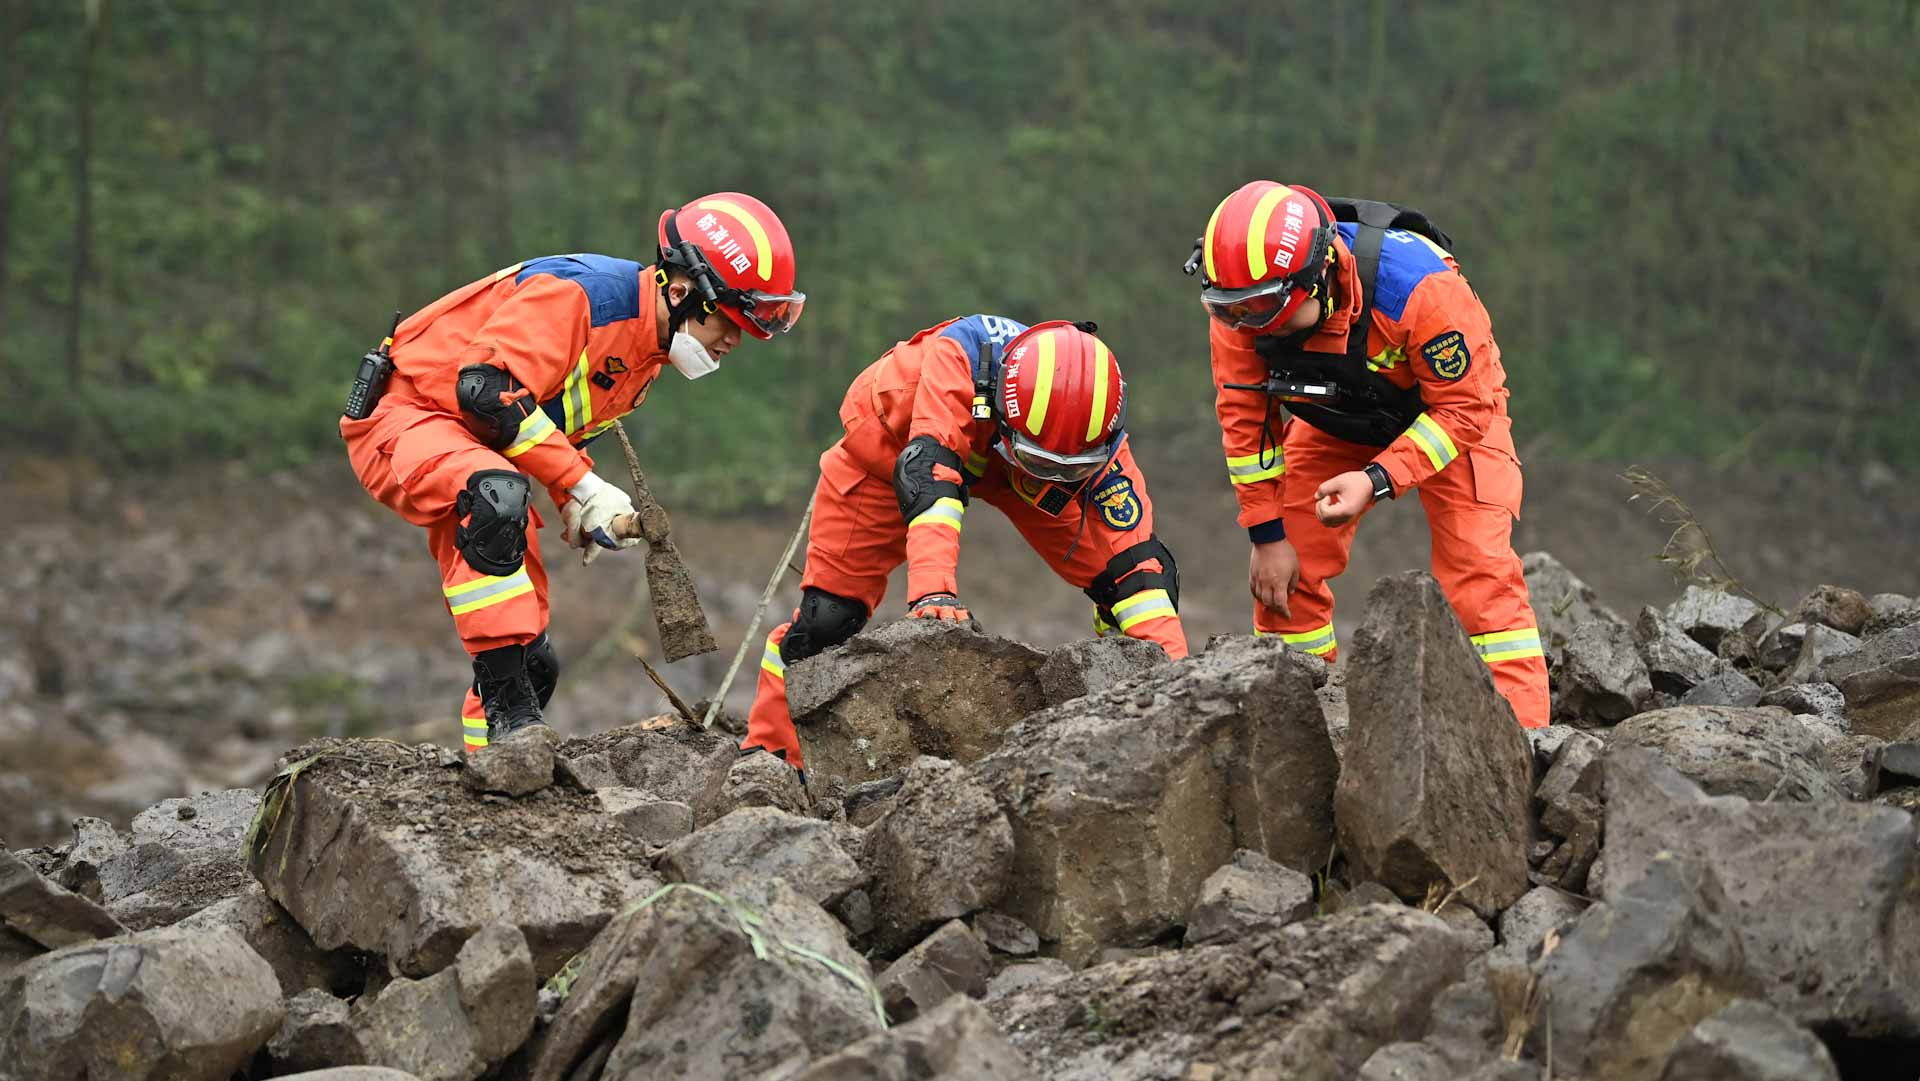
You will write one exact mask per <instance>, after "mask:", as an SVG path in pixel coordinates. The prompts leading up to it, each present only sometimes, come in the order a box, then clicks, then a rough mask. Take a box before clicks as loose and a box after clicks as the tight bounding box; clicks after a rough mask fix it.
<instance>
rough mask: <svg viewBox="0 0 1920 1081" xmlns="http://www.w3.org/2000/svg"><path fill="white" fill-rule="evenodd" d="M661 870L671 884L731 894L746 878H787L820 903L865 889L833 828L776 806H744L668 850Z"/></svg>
mask: <svg viewBox="0 0 1920 1081" xmlns="http://www.w3.org/2000/svg"><path fill="white" fill-rule="evenodd" d="M659 867H660V871H661V873H662V874H664V875H665V876H666V878H667V880H668V881H670V882H691V883H693V884H695V885H697V886H705V887H707V888H709V889H715V890H721V891H723V892H724V891H726V890H729V889H731V888H732V887H733V886H734V885H735V883H737V882H739V881H741V880H743V879H745V880H754V879H766V878H784V879H786V881H787V883H788V884H789V885H791V886H792V887H793V888H794V889H796V890H799V891H800V893H801V895H802V896H804V897H806V898H807V899H808V900H811V901H812V902H813V903H815V904H817V905H823V906H824V905H831V904H833V903H834V902H836V901H838V900H840V899H841V898H842V897H845V896H846V895H847V892H848V891H850V890H852V889H854V888H856V887H858V886H861V885H864V884H865V882H866V878H867V876H866V874H865V872H863V871H861V869H860V866H859V864H857V863H855V862H854V860H853V857H852V856H849V855H848V854H847V852H846V850H845V849H843V848H841V847H840V843H839V842H838V841H837V840H835V838H834V836H833V827H832V826H831V825H829V824H827V823H825V822H822V821H820V820H819V819H817V818H802V817H800V816H799V815H793V814H788V813H787V812H785V811H781V810H776V809H774V808H772V807H743V808H741V809H740V810H738V811H735V812H733V813H732V814H730V815H728V816H727V817H725V818H722V819H721V820H720V821H718V822H715V823H713V824H712V825H708V826H703V827H701V828H700V829H698V830H695V831H694V832H693V833H691V834H689V835H687V836H686V837H683V838H681V839H680V840H678V841H675V842H674V843H672V844H670V845H668V846H667V850H666V852H665V853H663V854H662V855H661V857H660V864H659Z"/></svg>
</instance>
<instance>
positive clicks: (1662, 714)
mask: <svg viewBox="0 0 1920 1081" xmlns="http://www.w3.org/2000/svg"><path fill="white" fill-rule="evenodd" d="M1608 745H1609V746H1612V747H1642V748H1645V749H1646V750H1649V751H1652V752H1653V753H1655V754H1657V755H1659V756H1660V759H1661V761H1663V762H1665V763H1666V764H1667V765H1669V766H1672V767H1673V768H1674V769H1676V770H1679V771H1680V773H1681V774H1683V775H1684V776H1686V777H1687V778H1689V779H1690V780H1692V781H1693V783H1695V784H1697V785H1699V786H1700V787H1701V788H1702V789H1704V790H1705V791H1706V793H1707V794H1708V795H1710V796H1745V797H1746V798H1748V799H1751V800H1797V801H1800V802H1806V801H1809V800H1842V799H1846V798H1847V797H1846V793H1845V792H1843V791H1841V789H1840V787H1839V786H1838V785H1837V784H1835V783H1834V782H1833V780H1832V779H1831V777H1830V776H1829V775H1828V773H1827V763H1826V752H1825V748H1824V746H1823V744H1822V743H1821V741H1820V738H1819V737H1818V736H1817V735H1816V734H1814V732H1813V731H1812V730H1810V729H1809V728H1807V726H1806V725H1804V724H1801V723H1800V722H1799V721H1797V720H1795V719H1794V718H1793V717H1792V716H1791V715H1789V714H1788V713H1787V712H1786V711H1785V710H1782V709H1774V708H1769V707H1752V708H1747V709H1740V708H1735V707H1731V706H1675V707H1674V708H1672V709H1657V710H1653V711H1651V712H1648V713H1642V714H1640V715H1639V716H1637V717H1632V718H1629V719H1627V720H1625V721H1622V722H1620V724H1619V725H1618V726H1616V727H1615V728H1614V730H1613V738H1612V739H1611V740H1610V741H1609V744H1608Z"/></svg>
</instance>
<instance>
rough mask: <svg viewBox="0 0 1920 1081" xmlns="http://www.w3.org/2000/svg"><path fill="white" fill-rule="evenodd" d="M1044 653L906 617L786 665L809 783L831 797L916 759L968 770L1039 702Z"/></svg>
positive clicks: (962, 628) (952, 626)
mask: <svg viewBox="0 0 1920 1081" xmlns="http://www.w3.org/2000/svg"><path fill="white" fill-rule="evenodd" d="M1046 660H1047V655H1046V654H1045V653H1042V652H1040V651H1039V650H1037V649H1034V648H1033V647H1031V646H1027V645H1023V644H1021V643H1019V642H1014V641H1010V640H1008V639H1005V638H999V637H995V636H993V635H990V634H985V633H982V632H980V631H977V630H974V629H973V628H971V627H968V626H965V625H958V624H949V623H940V622H937V621H934V620H925V619H902V620H896V621H894V622H891V623H881V624H877V625H875V626H871V627H868V628H867V629H866V630H864V631H862V632H861V633H859V634H856V635H854V636H853V637H852V638H851V639H849V640H848V641H847V642H846V643H844V644H842V645H840V646H837V647H835V648H833V649H830V650H827V651H826V652H824V653H822V654H820V655H818V656H816V657H809V658H808V659H806V660H804V661H800V662H798V663H795V664H792V665H789V666H788V667H787V703H788V706H789V708H790V709H791V710H792V712H793V719H794V721H795V723H797V724H798V725H799V726H800V738H801V741H802V746H803V747H804V748H805V753H806V759H807V775H808V777H809V778H810V779H811V780H813V781H814V783H816V784H819V785H824V786H826V787H827V788H829V789H831V788H833V787H835V786H836V785H844V786H851V785H855V784H858V783H860V782H862V781H871V780H876V779H878V778H881V777H885V776H888V775H890V774H894V773H898V772H900V771H901V770H902V769H905V768H906V767H907V766H908V765H909V764H911V763H912V762H913V760H914V759H915V758H918V757H920V756H921V755H923V754H925V755H933V756H934V757H937V758H950V759H953V760H955V761H957V762H965V763H971V762H974V761H976V760H978V759H979V758H980V757H982V756H983V755H986V754H987V753H988V752H990V751H992V750H994V749H995V748H997V747H998V746H1000V734H1001V733H1002V732H1003V731H1005V730H1006V729H1007V728H1008V727H1009V726H1011V725H1012V724H1013V723H1014V722H1016V721H1018V720H1020V718H1022V717H1024V716H1026V715H1027V714H1029V713H1031V712H1033V711H1034V710H1036V709H1039V708H1040V707H1041V706H1042V705H1043V704H1044V703H1045V697H1044V694H1043V692H1042V691H1041V687H1040V679H1039V671H1040V668H1041V666H1042V665H1043V664H1045V663H1046Z"/></svg>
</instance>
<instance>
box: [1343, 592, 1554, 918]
mask: <svg viewBox="0 0 1920 1081" xmlns="http://www.w3.org/2000/svg"><path fill="white" fill-rule="evenodd" d="M1348 664H1349V665H1350V666H1351V667H1350V674H1349V676H1348V686H1347V701H1348V708H1349V709H1350V710H1351V712H1352V718H1353V721H1352V727H1351V728H1350V729H1349V731H1348V734H1347V749H1346V759H1345V763H1344V765H1343V768H1342V770H1341V773H1340V785H1339V789H1338V792H1337V794H1336V796H1335V799H1334V816H1335V821H1336V823H1337V825H1338V827H1339V833H1340V847H1341V850H1342V851H1343V852H1345V853H1346V856H1347V860H1348V863H1349V865H1350V866H1351V867H1352V868H1353V871H1354V874H1355V875H1356V876H1357V877H1360V878H1367V879H1372V880H1374V881H1377V882H1380V883H1381V884H1382V885H1385V886H1387V887H1388V888H1390V889H1392V890H1393V891H1394V892H1395V893H1397V894H1399V895H1400V896H1401V897H1403V898H1406V899H1409V900H1419V899H1422V898H1424V897H1425V896H1426V893H1427V890H1428V889H1429V888H1430V887H1433V886H1435V885H1439V886H1441V887H1444V888H1448V889H1457V890H1459V891H1460V892H1459V899H1460V900H1461V901H1463V902H1465V903H1466V904H1468V905H1470V906H1472V907H1473V909H1474V911H1476V912H1478V913H1480V914H1481V915H1482V916H1485V917H1491V916H1493V915H1495V914H1496V913H1498V911H1499V910H1500V909H1502V908H1505V907H1506V906H1507V905H1509V904H1512V903H1513V902H1514V901H1515V900H1517V899H1518V898H1519V896H1520V895H1521V894H1522V893H1525V892H1526V890H1527V850H1528V848H1529V847H1530V846H1531V845H1532V843H1533V837H1532V821H1533V817H1532V814H1531V810H1532V808H1531V806H1530V803H1531V800H1530V796H1531V789H1532V781H1533V776H1532V770H1533V751H1532V748H1531V747H1530V746H1529V745H1528V743H1527V739H1526V736H1524V735H1523V734H1522V733H1521V730H1520V726H1519V724H1518V722H1516V721H1515V720H1514V717H1513V710H1512V709H1511V707H1509V706H1508V705H1507V701H1506V699H1505V698H1503V697H1501V695H1500V693H1499V692H1498V691H1497V690H1495V689H1494V685H1493V677H1492V675H1490V674H1489V673H1488V672H1487V666H1486V664H1485V662H1483V661H1481V660H1480V657H1479V655H1478V654H1477V653H1476V652H1475V651H1474V648H1473V644H1472V643H1471V642H1470V641H1469V640H1468V638H1467V633H1466V631H1465V630H1463V629H1461V627H1460V622H1459V620H1458V619H1457V618H1455V616H1454V614H1453V607H1452V605H1450V604H1449V603H1448V602H1447V598H1446V596H1445V594H1443V593H1442V592H1441V591H1440V585H1439V583H1438V582H1436V581H1434V579H1433V577H1432V576H1431V575H1428V574H1425V573H1422V572H1418V571H1413V572H1408V573H1406V574H1399V575H1394V576H1392V577H1389V578H1383V579H1381V580H1380V582H1379V583H1378V584H1377V585H1375V586H1374V588H1373V592H1372V593H1370V594H1369V595H1368V597H1367V614H1366V618H1365V620H1364V621H1363V622H1362V623H1361V626H1360V631H1359V633H1358V635H1356V637H1355V640H1354V644H1353V653H1352V659H1351V660H1350V661H1349V662H1348Z"/></svg>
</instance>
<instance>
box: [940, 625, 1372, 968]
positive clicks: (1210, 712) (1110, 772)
mask: <svg viewBox="0 0 1920 1081" xmlns="http://www.w3.org/2000/svg"><path fill="white" fill-rule="evenodd" d="M1337 771H1338V766H1337V765H1336V763H1335V760H1334V757H1333V747H1332V743H1331V741H1330V740H1329V739H1328V736H1327V731H1326V725H1325V722H1324V719H1323V718H1322V715H1321V713H1320V704H1319V701H1318V700H1317V699H1316V698H1315V696H1314V690H1313V685H1312V682H1311V680H1310V679H1309V677H1308V676H1307V674H1306V672H1305V671H1304V670H1303V669H1302V668H1301V667H1300V666H1298V665H1296V664H1294V663H1292V662H1291V661H1289V660H1288V659H1287V658H1286V654H1285V647H1284V645H1283V644H1282V643H1280V642H1278V641H1275V640H1272V639H1259V638H1252V637H1246V638H1235V639H1229V640H1227V641H1224V642H1221V643H1219V644H1217V645H1216V646H1214V648H1212V649H1209V650H1207V651H1206V652H1204V653H1202V654H1199V655H1198V656H1194V657H1189V658H1187V659H1186V660H1183V661H1179V662H1176V663H1173V664H1167V665H1161V666H1159V667H1156V668H1154V669H1151V670H1150V671H1148V672H1147V673H1145V674H1144V675H1141V676H1139V677H1136V678H1135V679H1134V680H1132V681H1130V682H1128V683H1126V684H1124V685H1123V686H1121V687H1118V688H1112V689H1109V690H1106V691H1102V692H1100V693H1098V694H1091V695H1087V696H1086V697H1084V698H1080V699H1076V700H1075V701H1073V702H1071V703H1068V704H1066V705H1064V706H1058V707H1055V708H1053V709H1049V710H1045V711H1042V712H1040V713H1037V714H1034V715H1033V716H1031V717H1029V718H1027V719H1026V720H1025V721H1023V722H1021V723H1020V724H1019V725H1018V726H1016V727H1015V728H1013V729H1011V730H1009V732H1008V733H1007V745H1006V747H1005V749H1003V750H1001V751H999V752H996V753H995V754H993V755H989V756H988V757H987V758H985V759H982V760H981V761H980V762H979V763H978V765H977V766H976V767H975V768H974V770H973V773H974V775H975V776H976V777H978V778H979V780H980V781H981V783H982V784H983V785H984V786H985V787H986V788H987V790H988V791H990V792H991V793H992V794H993V796H994V798H995V800H996V801H997V802H998V803H999V805H1000V806H1001V808H1002V809H1003V810H1004V811H1005V812H1006V815H1007V818H1008V820H1009V822H1010V823H1011V825H1012V827H1013V835H1014V868H1013V879H1012V884H1011V886H1010V888H1009V890H1008V893H1007V895H1006V897H1005V898H1004V899H1003V900H1002V901H1001V902H1000V903H999V904H998V905H997V906H996V907H998V908H999V909H1000V910H1001V911H1004V912H1007V913H1009V914H1011V915H1014V916H1017V917H1019V918H1020V919H1021V920H1023V921H1025V922H1026V923H1027V925H1028V926H1030V927H1032V928H1034V930H1036V931H1038V932H1039V933H1040V937H1041V938H1042V939H1044V940H1046V941H1048V942H1051V943H1055V944H1057V946H1058V950H1059V953H1060V955H1061V956H1062V957H1066V958H1068V959H1069V960H1073V961H1078V960H1083V959H1085V958H1086V957H1089V956H1091V955H1092V954H1093V953H1094V952H1095V951H1096V950H1098V949H1099V948H1100V947H1101V946H1103V945H1122V946H1134V945H1145V944H1147V943H1149V942H1152V941H1153V940H1154V939H1156V938H1158V937H1160V936H1161V935H1163V934H1166V933H1167V932H1169V931H1171V930H1172V929H1173V928H1174V927H1177V926H1179V925H1180V924H1181V923H1183V922H1184V921H1185V920H1186V916H1187V912H1188V910H1189V909H1191V908H1192V906H1193V902H1194V900H1195V899H1196V898H1197V897H1198V896H1199V892H1200V884H1201V882H1202V881H1204V880H1205V878H1206V876H1207V875H1209V874H1211V873H1213V871H1214V870H1215V869H1217V868H1218V867H1219V866H1220V865H1221V864H1224V863H1226V862H1227V861H1228V860H1229V859H1231V858H1232V856H1233V851H1234V849H1236V848H1251V849H1254V850H1255V851H1259V852H1261V853H1263V854H1264V855H1266V856H1268V857H1269V858H1271V859H1274V860H1276V861H1278V862H1280V863H1283V864H1286V865H1287V866H1290V867H1293V868H1295V869H1296V870H1306V869H1308V868H1319V867H1322V866H1324V865H1325V863H1326V860H1327V855H1328V852H1329V850H1330V846H1331V845H1332V843H1333V830H1332V826H1333V822H1332V803H1333V800H1332V796H1333V786H1334V782H1335V778H1336V775H1337Z"/></svg>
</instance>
